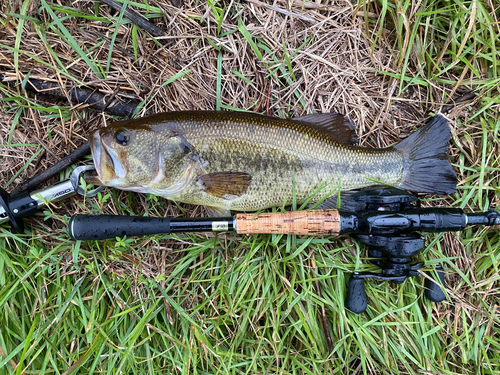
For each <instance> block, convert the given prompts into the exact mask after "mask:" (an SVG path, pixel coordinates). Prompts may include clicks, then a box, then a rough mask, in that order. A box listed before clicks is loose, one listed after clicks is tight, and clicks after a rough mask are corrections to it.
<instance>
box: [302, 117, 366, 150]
mask: <svg viewBox="0 0 500 375" xmlns="http://www.w3.org/2000/svg"><path fill="white" fill-rule="evenodd" d="M292 120H293V121H301V122H305V123H307V124H308V125H309V126H310V127H312V128H314V129H316V130H317V131H319V132H321V133H322V134H325V135H326V136H328V137H329V138H330V139H331V140H333V141H335V142H337V143H342V144H345V145H354V144H356V143H358V141H359V139H358V136H357V135H356V132H355V131H354V123H353V122H352V121H351V120H350V119H348V118H347V117H346V116H342V115H341V114H339V113H335V112H332V113H313V114H312V115H306V116H300V117H294V118H293V119H292Z"/></svg>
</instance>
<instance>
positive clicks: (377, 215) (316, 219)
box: [68, 188, 500, 314]
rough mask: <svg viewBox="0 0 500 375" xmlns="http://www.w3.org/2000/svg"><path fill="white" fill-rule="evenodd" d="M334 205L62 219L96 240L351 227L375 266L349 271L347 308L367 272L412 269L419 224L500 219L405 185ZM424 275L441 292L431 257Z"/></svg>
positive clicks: (430, 290) (77, 236) (434, 296)
mask: <svg viewBox="0 0 500 375" xmlns="http://www.w3.org/2000/svg"><path fill="white" fill-rule="evenodd" d="M343 197H344V199H343V200H342V201H341V209H339V210H332V209H328V210H306V211H292V212H272V213H260V214H237V215H236V216H234V217H221V218H176V219H169V218H159V217H143V216H120V215H74V216H73V217H72V218H71V219H70V221H69V224H68V231H69V235H70V237H71V238H72V239H73V240H103V239H110V238H116V237H123V236H127V237H131V236H146V235H153V234H169V233H178V232H210V231H212V232H224V231H235V232H236V233H238V234H266V233H273V234H296V235H316V236H318V235H321V236H327V235H328V236H337V235H346V234H347V235H350V236H351V237H352V238H354V239H355V240H358V241H360V242H362V243H364V244H366V245H367V246H368V255H369V257H370V258H372V260H371V262H372V263H373V264H375V265H376V266H378V267H379V268H380V269H381V272H380V273H370V272H362V273H354V274H353V275H351V277H350V279H349V282H348V288H347V298H346V308H347V309H349V310H350V311H352V312H354V313H357V314H359V313H361V312H363V311H365V310H366V308H367V304H368V302H367V297H366V292H365V286H364V281H365V279H367V278H374V279H378V280H386V281H392V282H394V283H397V284H401V283H403V282H404V281H405V280H406V279H407V278H409V277H413V276H417V275H419V272H418V270H419V269H420V268H421V267H422V266H423V263H422V262H419V263H410V258H411V257H413V256H415V255H417V254H418V253H419V252H420V251H421V250H422V249H423V247H424V245H425V242H424V239H423V238H422V236H421V234H420V232H428V233H437V232H447V231H459V230H462V229H464V228H466V227H468V226H472V225H485V226H492V225H500V214H499V213H498V212H495V211H488V212H480V213H465V212H464V211H463V210H462V209H460V208H447V207H432V208H423V207H421V202H420V200H419V199H418V198H417V197H415V196H413V195H411V194H409V193H407V192H406V191H404V190H399V189H394V188H378V189H373V188H367V189H362V190H359V191H356V192H353V193H347V194H343ZM429 276H430V277H429V278H426V280H425V293H424V294H425V296H426V298H427V299H429V300H431V301H433V302H440V301H443V300H444V299H445V297H446V296H445V294H444V292H443V290H442V288H443V287H444V270H443V268H442V267H441V266H440V265H437V266H436V267H435V268H434V270H432V271H431V272H429Z"/></svg>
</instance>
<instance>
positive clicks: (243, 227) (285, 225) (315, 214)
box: [236, 210, 340, 236]
mask: <svg viewBox="0 0 500 375" xmlns="http://www.w3.org/2000/svg"><path fill="white" fill-rule="evenodd" d="M236 232H238V233H240V234H251V233H276V234H297V235H301V236H306V235H311V236H313V235H314V236H318V235H323V236H326V235H328V236H336V235H338V234H339V232H340V214H339V212H338V211H337V210H310V211H290V212H270V213H262V214H258V215H255V214H237V215H236Z"/></svg>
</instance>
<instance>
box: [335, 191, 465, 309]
mask: <svg viewBox="0 0 500 375" xmlns="http://www.w3.org/2000/svg"><path fill="white" fill-rule="evenodd" d="M342 208H343V209H345V210H348V211H353V212H356V213H358V215H359V216H361V217H365V218H367V220H368V221H370V223H371V230H370V233H369V234H352V235H351V237H352V238H354V239H355V240H357V241H359V242H362V243H364V244H366V245H367V246H368V256H369V257H370V258H373V259H372V260H371V263H373V264H375V265H376V266H377V267H380V268H381V272H380V273H372V272H361V273H357V272H356V273H354V274H352V275H351V276H350V278H349V283H348V287H347V298H346V304H345V305H346V307H347V309H349V310H350V311H352V312H354V313H356V314H360V313H362V312H364V311H365V310H366V308H367V305H368V301H367V297H366V292H365V279H368V278H372V279H377V280H386V281H392V282H394V283H396V284H402V283H403V282H404V281H405V280H406V279H407V278H409V277H414V276H418V274H419V272H418V270H419V269H420V268H421V267H422V266H423V263H422V262H419V263H410V258H411V257H412V256H415V255H417V254H418V253H419V252H420V251H421V250H422V249H423V247H424V245H425V243H424V239H423V238H422V236H421V235H420V233H418V232H417V231H416V230H414V229H413V228H411V225H410V226H409V225H408V223H409V222H410V221H412V215H411V212H412V211H414V212H417V210H419V209H420V201H419V199H418V198H417V197H415V196H413V195H411V194H409V193H407V192H406V191H404V190H399V189H395V188H380V189H363V190H360V191H356V192H354V193H352V194H347V195H346V197H345V200H344V201H343V202H342ZM427 210H428V212H430V211H431V210H432V209H427ZM436 210H437V211H436V212H438V211H439V212H440V217H439V219H441V220H436V217H435V216H433V215H429V220H428V223H427V224H428V228H427V230H426V231H431V232H441V231H445V230H447V229H448V228H449V227H450V226H451V227H453V226H454V224H455V223H454V222H453V221H456V220H457V217H456V215H455V212H454V211H451V210H450V212H449V217H448V216H446V215H442V212H443V209H442V208H439V209H436ZM391 213H394V214H391ZM384 214H385V215H384ZM373 218H375V220H373ZM443 219H444V220H443ZM424 220H425V218H424ZM420 221H421V222H420V224H421V225H422V224H423V225H425V223H423V220H422V219H420ZM448 221H450V222H448ZM409 227H410V228H409ZM415 229H416V228H415ZM419 229H420V228H419ZM429 229H431V230H429ZM448 230H449V229H448ZM428 274H429V276H430V277H431V279H429V278H426V280H425V292H424V294H425V297H426V298H427V299H429V300H431V301H433V302H441V301H443V300H444V299H445V298H446V296H445V294H444V292H443V289H442V288H444V271H443V267H442V266H441V265H437V266H436V267H435V268H434V272H429V273H428Z"/></svg>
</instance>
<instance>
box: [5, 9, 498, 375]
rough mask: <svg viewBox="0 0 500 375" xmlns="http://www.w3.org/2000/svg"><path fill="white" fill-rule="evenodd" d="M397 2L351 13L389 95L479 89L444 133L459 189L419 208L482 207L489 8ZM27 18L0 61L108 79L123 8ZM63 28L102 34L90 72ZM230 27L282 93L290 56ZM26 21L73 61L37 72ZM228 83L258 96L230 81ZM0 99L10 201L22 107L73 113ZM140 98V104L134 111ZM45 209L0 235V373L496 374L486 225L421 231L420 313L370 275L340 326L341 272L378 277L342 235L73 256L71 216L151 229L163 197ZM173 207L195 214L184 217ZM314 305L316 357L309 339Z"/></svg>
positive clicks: (165, 242) (494, 118)
mask: <svg viewBox="0 0 500 375" xmlns="http://www.w3.org/2000/svg"><path fill="white" fill-rule="evenodd" d="M124 3H127V1H125V2H124ZM128 3H129V4H131V5H134V6H135V7H137V8H136V9H142V10H144V11H145V12H146V16H147V17H148V18H150V17H158V16H159V15H160V14H161V13H162V10H161V9H160V8H157V7H154V6H153V4H149V3H148V2H146V1H143V2H140V3H136V2H132V1H129V2H128ZM67 4H70V3H67ZM412 4H413V3H412V2H410V1H409V0H407V1H399V2H392V1H379V2H378V3H369V4H364V5H360V6H359V7H360V10H359V11H360V12H363V11H365V12H366V17H365V20H366V22H367V28H366V31H365V32H366V37H367V38H371V40H372V41H373V43H374V45H375V44H376V43H378V42H379V41H380V40H382V39H386V40H388V41H389V42H390V43H391V45H393V48H394V58H395V59H396V60H397V64H396V67H397V69H395V71H393V72H383V74H387V77H388V79H392V80H395V82H396V83H397V87H398V89H399V94H401V95H403V94H404V93H405V92H406V90H409V89H412V90H423V91H424V92H426V93H427V94H426V95H427V96H426V98H427V100H428V103H431V104H436V103H437V108H439V107H440V105H439V104H444V103H445V102H447V101H448V99H449V96H448V94H447V93H449V91H444V90H443V91H440V90H433V89H432V88H434V87H436V86H439V85H450V86H451V87H452V88H456V89H457V90H459V89H462V88H468V87H471V88H473V89H475V90H476V91H477V93H478V94H479V100H478V104H477V105H475V106H474V107H472V106H471V107H470V116H469V117H468V118H466V119H465V118H463V119H460V120H459V121H460V122H459V124H458V125H459V128H458V129H455V130H456V132H455V133H456V134H455V137H454V140H453V143H452V148H453V149H455V150H459V153H458V155H457V157H456V158H455V166H456V168H457V170H458V171H459V172H460V176H461V181H460V185H459V192H458V194H456V195H454V196H453V197H452V198H451V199H448V200H446V201H443V200H438V201H437V202H435V201H434V200H429V204H439V203H441V204H450V205H453V206H457V207H462V208H466V209H473V210H486V209H488V208H489V207H491V206H492V205H494V204H498V192H499V177H498V176H499V173H500V165H499V154H498V151H499V142H498V132H499V128H500V120H499V116H498V109H499V104H500V99H499V94H498V84H499V76H498V58H499V57H498V51H499V49H500V40H499V38H498V35H499V27H500V26H499V24H498V17H499V10H498V9H496V10H494V11H493V10H491V9H489V6H490V3H489V2H482V1H460V0H449V1H440V2H435V1H430V0H428V1H426V0H423V1H422V2H420V3H419V6H418V7H415V6H414V5H412ZM27 5H28V1H25V2H24V3H22V9H21V12H20V14H15V13H12V14H10V15H9V17H11V21H10V25H11V26H12V25H15V26H16V27H17V29H15V30H14V34H13V36H12V37H13V38H15V42H14V44H15V47H8V46H6V47H7V48H6V49H7V50H12V51H14V59H16V60H17V59H18V58H21V57H22V56H24V57H25V58H29V59H33V60H34V61H36V62H37V63H39V64H41V65H43V66H45V67H47V68H49V69H50V70H51V71H52V72H53V73H57V74H59V75H61V76H63V77H65V79H68V80H70V81H72V82H74V83H75V84H80V83H81V81H80V79H81V77H76V74H75V73H74V71H71V70H67V69H66V68H65V65H66V64H68V63H73V62H74V61H75V60H76V59H80V60H81V61H83V63H82V64H83V65H84V66H86V68H87V69H88V70H89V71H91V72H93V73H94V74H95V75H96V76H101V77H104V76H106V75H107V74H108V73H109V70H110V61H111V56H112V52H113V51H112V48H113V43H117V41H116V40H115V38H116V37H117V35H118V33H119V28H120V27H123V24H122V23H120V22H121V16H122V13H120V14H116V15H115V17H113V18H111V19H108V18H106V19H105V20H101V18H102V17H97V15H96V16H91V15H90V14H88V13H85V12H83V11H80V10H76V9H74V8H72V7H70V6H66V7H61V6H60V5H56V4H52V3H50V2H48V1H45V0H42V2H41V6H42V8H43V9H44V11H45V12H47V14H48V16H49V17H50V19H51V21H50V22H48V21H47V22H42V21H39V23H36V22H35V23H33V21H31V18H33V17H35V16H36V14H37V13H36V12H35V13H27ZM211 6H212V7H214V8H216V9H217V11H218V12H220V13H219V14H218V16H219V17H218V18H217V30H218V31H219V32H220V30H221V25H222V26H223V19H222V15H223V14H225V13H224V8H223V7H224V6H226V4H223V3H211ZM233 11H234V10H233ZM369 13H375V14H377V15H378V16H377V17H378V18H373V17H369V16H368V14H369ZM27 14H29V17H28V16H27ZM30 17H31V18H30ZM66 17H68V18H66ZM89 17H90V18H89ZM92 17H93V18H92ZM494 17H497V18H494ZM64 18H66V20H68V19H70V18H71V20H78V21H79V22H81V21H82V20H90V21H100V22H110V23H111V24H113V25H114V26H116V28H115V29H114V30H113V29H112V31H113V34H112V37H113V43H112V44H111V49H109V50H106V53H105V56H106V59H104V61H106V64H105V67H103V66H102V65H101V64H100V62H99V60H98V58H97V57H95V55H94V53H96V50H97V49H92V48H90V47H89V46H88V45H82V44H79V42H78V41H77V40H75V39H74V38H73V36H72V35H71V29H68V28H67V27H66V26H65V25H66V22H65V19H64ZM1 19H2V20H3V19H4V17H3V15H2V18H1ZM238 20H239V21H236V23H235V24H234V25H233V27H234V30H235V32H238V33H239V34H238V35H239V37H240V39H241V40H244V41H246V42H247V43H248V46H249V47H248V48H249V49H251V50H252V51H253V52H254V53H255V55H256V57H257V58H258V60H259V61H264V60H265V61H266V63H265V64H264V69H265V70H266V73H268V77H266V78H269V77H275V78H277V81H278V82H279V84H280V85H283V86H291V85H292V84H293V83H294V82H296V80H297V77H296V75H295V74H294V71H293V66H292V65H293V62H292V60H293V57H294V55H295V53H296V52H297V51H290V50H288V51H287V50H286V47H285V44H284V43H283V51H281V54H277V53H276V51H273V50H272V49H271V48H270V47H269V45H267V44H266V42H265V40H263V39H258V38H256V37H255V36H253V35H252V34H251V33H250V32H249V31H248V29H247V26H246V25H245V22H244V21H243V19H241V18H238ZM30 22H31V23H33V27H34V28H35V32H36V33H37V35H39V36H40V40H43V37H44V35H46V33H47V32H48V31H51V32H53V33H57V34H58V35H59V36H60V39H61V43H64V45H65V47H66V48H67V49H68V50H70V51H72V60H70V61H64V62H63V61H61V60H60V58H59V56H57V54H56V52H54V50H53V48H52V46H50V45H48V46H47V48H48V50H49V53H50V55H51V56H52V57H53V60H49V61H44V60H41V59H40V58H38V57H37V56H36V54H35V53H34V51H30V50H24V49H22V48H23V47H22V43H21V37H22V35H23V27H24V26H25V24H27V23H30ZM471 22H473V23H471ZM118 24H119V25H118ZM472 24H473V26H470V25H472ZM236 30H237V31H236ZM132 34H133V36H132V37H131V40H130V46H129V47H130V48H131V50H133V51H134V54H135V55H136V56H137V55H138V51H139V46H140V43H146V42H145V40H146V39H140V40H139V38H140V35H137V34H140V31H137V30H136V31H134V32H133V33H132ZM223 35H224V34H221V35H219V37H220V38H224V36H223ZM306 43H307V44H309V43H310V44H312V45H314V38H313V37H311V38H308V39H307V41H306V42H304V44H303V45H302V46H301V48H302V47H304V46H305V45H306ZM1 46H2V45H1V44H0V47H1ZM2 48H3V47H2ZM218 51H219V52H218V53H217V54H216V56H217V58H216V60H215V61H214V62H213V63H214V64H216V65H217V76H216V85H215V86H216V87H214V93H215V95H214V103H216V105H217V108H219V107H220V108H228V106H227V105H225V104H224V96H223V95H224V82H223V75H224V74H226V73H224V71H223V68H222V65H223V58H224V51H223V48H221V49H219V50H218ZM279 56H282V57H279ZM111 65H112V64H111ZM15 66H16V69H17V64H15ZM190 73H191V69H185V68H184V67H181V68H179V69H178V70H177V71H176V72H174V73H173V74H172V76H171V77H172V78H171V79H169V80H168V81H166V82H160V83H158V84H159V85H160V86H161V87H162V88H166V87H168V85H170V84H173V83H175V81H176V80H180V79H184V78H185V77H188V75H189V74H190ZM234 74H235V76H236V77H237V79H239V80H242V81H243V82H246V83H247V84H249V85H252V84H255V85H257V83H256V82H251V81H250V80H249V79H248V78H247V77H246V76H244V75H243V74H242V73H240V72H237V71H235V72H234ZM457 77H459V79H457ZM247 81H250V82H247ZM0 90H1V92H2V102H1V105H2V109H3V113H4V114H6V115H9V116H12V118H13V119H14V121H13V122H11V123H10V125H12V130H11V129H10V128H9V132H8V134H9V136H8V142H7V143H8V144H7V146H8V147H11V148H13V149H24V148H28V149H29V150H31V154H30V157H27V158H26V159H25V160H24V161H23V164H22V165H20V166H19V168H18V170H17V171H16V173H14V174H12V175H9V177H8V178H7V179H6V181H7V183H6V185H4V187H6V188H8V189H10V187H11V184H12V182H14V180H15V179H16V178H17V177H18V176H19V175H20V174H21V173H22V172H23V171H24V170H25V169H26V168H28V166H29V165H30V164H31V163H32V162H33V161H34V160H35V159H36V158H37V156H38V155H39V153H40V152H41V151H42V148H41V147H39V146H37V145H34V144H33V143H28V142H25V143H24V142H23V143H11V141H12V134H13V133H14V130H15V127H16V126H18V121H19V118H20V116H21V117H22V118H25V119H29V116H30V111H37V112H38V113H40V117H41V118H43V119H45V120H50V121H52V122H51V124H52V125H54V126H55V125H60V124H61V123H63V122H65V123H67V122H69V120H70V117H71V116H70V111H68V109H67V108H60V107H56V106H49V105H46V103H45V104H39V103H37V102H35V101H28V100H26V99H25V98H24V97H23V96H19V95H18V93H17V91H16V90H13V89H11V88H8V87H7V86H3V85H0ZM294 96H295V97H296V99H297V102H298V103H300V105H303V106H304V107H305V104H306V102H307V100H308V99H309V98H302V97H301V96H300V92H299V91H298V90H296V91H294ZM153 99H155V96H154V95H153V96H152V97H150V98H149V100H150V101H153ZM21 111H22V115H20V114H21ZM263 111H264V110H263ZM47 131H48V132H50V131H51V130H50V128H48V129H47ZM51 136H52V133H51ZM56 136H57V133H54V137H56ZM1 147H2V148H3V147H5V146H3V145H2V146H1ZM1 150H2V149H1V148H0V151H1ZM61 177H62V178H63V177H65V176H61ZM57 206H59V207H61V206H62V207H63V209H58V208H53V209H46V210H45V211H44V212H43V214H41V215H39V216H38V217H37V220H38V222H37V221H30V224H29V225H27V228H28V230H27V232H26V233H25V234H22V235H20V234H15V233H12V232H11V231H10V230H9V228H8V227H6V226H4V227H2V228H0V314H1V315H0V348H1V350H2V353H0V354H1V356H0V374H23V373H24V374H80V373H82V374H83V373H84V374H87V373H88V374H101V373H113V374H114V373H116V374H119V373H122V374H123V373H127V374H145V373H147V374H170V373H175V374H263V373H266V374H272V373H280V374H347V373H359V374H417V373H420V374H421V373H425V374H431V373H432V374H437V373H439V374H457V373H458V374H480V373H481V374H483V373H484V374H498V373H499V372H500V354H499V353H500V339H499V337H500V319H499V314H500V312H499V309H498V307H499V306H500V298H499V297H500V291H499V288H498V286H499V281H500V273H499V262H500V234H499V232H498V230H491V229H490V230H488V229H485V228H479V229H477V228H469V229H466V230H464V231H463V232H461V233H457V234H439V235H426V239H427V242H426V243H427V247H426V249H425V250H424V251H423V252H422V253H421V254H420V255H419V256H418V259H416V260H419V261H425V262H426V269H428V268H430V267H431V266H432V265H433V264H436V263H441V264H444V265H445V268H446V269H447V276H448V277H447V281H448V290H447V292H448V294H449V298H448V300H447V301H445V302H443V303H441V304H438V305H434V304H432V303H430V302H429V301H427V300H425V298H424V297H423V293H422V291H423V278H413V279H410V280H408V281H406V282H405V283H404V284H403V285H399V286H398V285H394V284H389V283H385V282H378V281H373V280H371V281H369V282H367V283H366V289H367V290H366V291H367V295H368V297H369V307H368V310H367V312H366V313H365V314H362V315H354V314H351V313H349V312H346V310H345V308H344V296H345V293H346V281H347V279H346V277H347V275H349V274H350V273H351V272H354V271H376V268H375V267H373V266H371V265H370V264H369V262H368V259H367V258H366V252H365V249H364V248H362V247H360V246H359V245H358V244H356V243H353V242H352V241H351V240H349V239H338V240H337V239H334V238H308V237H304V238H301V237H295V236H275V235H258V236H235V235H232V234H228V235H218V236H215V237H213V236H207V235H204V234H179V235H164V236H155V237H148V238H139V239H125V240H122V241H101V242H88V243H81V242H76V243H74V242H71V241H70V240H69V237H68V235H67V231H66V229H65V224H66V223H67V222H68V220H69V215H70V214H71V213H72V212H71V210H73V211H75V210H76V209H77V208H80V209H81V210H82V212H89V211H90V212H92V213H99V212H102V211H103V210H105V211H106V212H108V213H109V212H116V213H119V214H129V215H132V214H139V213H144V214H146V215H151V216H154V215H163V214H165V213H171V212H172V211H171V209H170V208H169V205H168V203H167V202H166V201H164V200H162V199H157V198H155V197H146V198H145V197H143V196H139V195H134V194H130V193H125V192H119V191H117V190H113V191H109V193H105V194H101V195H99V197H98V198H95V199H89V200H85V201H83V200H77V201H76V203H75V202H71V203H69V202H65V203H60V204H57ZM66 208H67V209H68V211H67V212H66V211H65V209H66ZM181 209H183V210H191V211H189V212H196V211H194V209H193V208H192V207H187V208H186V207H185V206H182V207H181ZM65 212H66V214H64V213H65ZM181 213H182V211H181ZM43 223H48V225H49V226H50V228H48V227H47V226H44V225H43ZM30 228H32V229H33V232H31V229H30ZM49 229H50V231H49ZM317 285H319V289H318V288H317ZM322 307H324V309H325V311H326V318H327V322H328V326H329V331H330V334H331V338H332V342H333V352H332V353H330V352H329V349H328V344H327V341H326V337H325V333H324V328H323V326H322V317H321V314H320V308H322Z"/></svg>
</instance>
